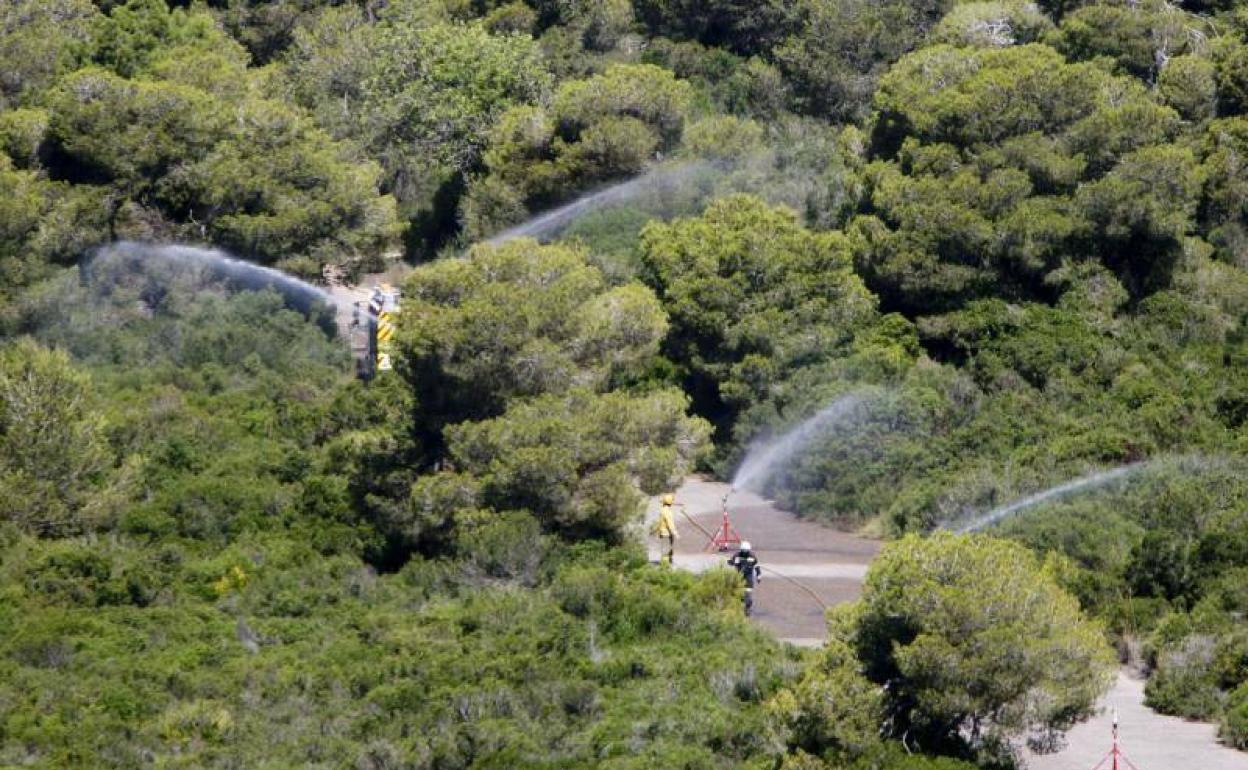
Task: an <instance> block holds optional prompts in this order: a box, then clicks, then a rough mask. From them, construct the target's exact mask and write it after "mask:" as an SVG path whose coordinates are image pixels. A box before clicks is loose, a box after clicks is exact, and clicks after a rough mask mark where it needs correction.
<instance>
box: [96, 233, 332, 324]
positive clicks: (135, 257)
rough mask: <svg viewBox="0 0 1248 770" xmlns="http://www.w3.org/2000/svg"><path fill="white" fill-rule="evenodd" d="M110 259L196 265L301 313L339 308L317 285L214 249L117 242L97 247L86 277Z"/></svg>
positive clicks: (136, 265) (137, 266)
mask: <svg viewBox="0 0 1248 770" xmlns="http://www.w3.org/2000/svg"><path fill="white" fill-rule="evenodd" d="M113 260H115V261H116V262H117V264H119V265H120V266H122V267H123V268H127V269H131V270H142V269H144V268H145V267H149V266H150V265H149V263H150V262H153V261H156V260H159V261H161V262H165V263H167V264H172V265H179V266H183V267H191V268H199V269H201V270H204V271H205V272H207V273H210V274H213V275H215V276H217V277H219V278H222V279H225V280H227V281H229V282H231V283H233V284H236V285H238V286H239V287H241V288H246V289H253V290H261V289H272V290H274V291H276V292H277V293H278V294H281V295H282V296H283V297H284V298H285V299H286V301H287V302H289V303H290V305H291V306H292V307H295V308H296V309H298V310H299V311H300V312H303V313H311V312H313V311H315V310H317V309H318V308H320V307H333V308H338V303H337V302H336V301H335V299H334V297H332V296H330V294H329V293H328V292H326V291H325V290H324V289H321V288H320V287H318V286H314V285H312V284H310V283H308V282H306V281H301V280H299V279H298V278H295V277H294V276H292V275H288V274H286V273H283V272H282V271H280V270H275V269H273V268H271V267H263V266H261V265H256V264H253V263H251V262H245V261H243V260H241V259H235V258H234V257H231V256H229V255H228V254H226V253H225V252H223V251H220V250H217V249H205V248H199V247H197V246H183V245H180V244H169V245H155V244H147V243H136V242H133V241H119V242H117V243H112V244H109V245H107V246H102V247H100V248H99V249H96V251H95V252H94V253H93V254H92V255H91V256H90V257H89V259H88V261H87V263H86V264H85V265H84V268H83V269H84V272H85V273H86V274H87V275H88V276H89V275H90V273H91V271H92V270H94V269H95V263H96V262H102V261H113ZM339 309H340V308H339Z"/></svg>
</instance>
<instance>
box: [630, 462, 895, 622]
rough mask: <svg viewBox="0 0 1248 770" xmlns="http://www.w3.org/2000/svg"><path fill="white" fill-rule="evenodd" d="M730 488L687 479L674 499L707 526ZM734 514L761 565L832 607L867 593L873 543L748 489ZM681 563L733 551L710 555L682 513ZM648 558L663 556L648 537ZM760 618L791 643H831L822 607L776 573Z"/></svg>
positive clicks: (736, 500)
mask: <svg viewBox="0 0 1248 770" xmlns="http://www.w3.org/2000/svg"><path fill="white" fill-rule="evenodd" d="M728 491H729V487H728V485H727V484H723V483H720V482H716V481H707V480H705V479H700V478H690V479H688V480H687V481H686V482H685V484H684V486H682V487H681V488H680V489H679V490H677V492H676V501H677V502H678V503H683V504H684V506H685V511H686V512H688V513H689V515H690V516H692V517H693V518H694V520H695V521H697V522H698V523H699V524H701V525H702V526H703V527H705V528H706V529H708V530H710V531H712V532H714V531H715V530H716V529H717V528H718V527H719V524H720V521H721V518H722V517H721V514H720V510H721V507H722V503H721V501H722V500H723V497H724V495H725V494H726V493H727V492H728ZM658 509H659V502H658V500H657V499H654V500H651V501H650V505H649V509H648V511H647V520H648V521H653V519H654V517H655V516H657V515H658ZM729 514H730V516H731V518H732V523H733V525H734V526H735V527H736V529H737V531H738V532H740V533H741V537H743V538H745V539H746V540H749V541H750V543H751V544H752V545H753V546H754V551H755V552H756V553H757V554H758V557H759V562H760V563H761V564H762V565H763V567H764V568H765V569H766V568H771V569H774V570H776V571H778V572H780V573H783V574H784V575H785V576H787V577H789V578H792V579H793V580H794V581H798V582H799V583H800V584H801V585H802V586H805V587H806V588H807V589H809V591H811V592H813V593H814V594H816V595H817V596H818V597H819V599H820V600H822V601H823V603H825V604H827V605H829V606H830V605H834V604H839V603H841V602H849V601H853V600H854V599H857V598H858V595H859V594H860V593H861V592H862V579H863V577H864V576H865V575H866V572H867V564H868V563H869V562H870V561H871V559H872V558H873V557H874V556H875V554H876V552H877V551H878V550H879V547H880V546H879V543H878V542H876V541H874V540H867V539H865V538H861V537H858V536H856V535H851V534H848V533H846V532H838V531H836V530H833V529H829V528H828V527H824V526H820V525H818V524H812V523H810V522H806V521H801V520H800V519H798V518H797V517H796V516H794V515H793V514H791V513H787V512H785V511H781V510H779V509H777V508H776V507H775V506H773V505H772V504H771V503H769V502H768V501H766V500H763V499H762V498H760V497H758V496H757V495H754V494H752V493H749V492H737V493H734V494H733V495H732V497H731V498H730V499H729ZM676 527H677V530H678V531H679V532H680V539H679V540H677V541H676V558H675V566H676V567H677V568H678V569H687V570H691V571H694V572H701V571H702V570H704V569H708V568H710V567H713V566H717V565H720V564H723V563H724V562H725V561H726V560H727V558H728V557H729V556H731V553H722V554H721V553H717V552H709V551H707V550H705V545H706V541H707V537H706V536H705V535H704V534H702V532H700V531H699V530H698V529H697V527H695V526H693V525H692V524H690V523H689V521H688V520H687V519H685V518H684V517H683V516H680V515H677V517H676ZM649 544H650V558H651V559H652V560H654V561H657V560H658V558H659V549H658V545H657V543H656V541H655V539H654V538H650V540H649ZM753 617H754V620H755V622H757V623H758V624H759V625H761V626H763V627H764V628H766V629H767V630H769V631H771V632H772V633H773V634H775V635H776V636H777V637H779V638H780V639H783V640H785V641H787V642H790V643H793V644H800V645H805V646H817V645H819V644H822V643H823V641H824V639H826V638H827V628H826V627H825V624H824V621H823V607H822V606H821V605H820V603H819V601H817V600H816V599H815V598H814V597H812V596H811V595H810V593H808V592H807V591H806V590H803V589H802V588H801V587H799V586H798V585H795V584H794V583H792V582H789V581H786V580H784V579H782V578H781V577H779V576H778V575H776V574H774V573H768V572H764V574H763V580H762V582H761V583H760V584H759V587H758V589H757V590H756V591H755V603H754V616H753Z"/></svg>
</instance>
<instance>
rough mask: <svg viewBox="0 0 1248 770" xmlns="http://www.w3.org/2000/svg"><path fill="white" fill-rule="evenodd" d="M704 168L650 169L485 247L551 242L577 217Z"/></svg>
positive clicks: (513, 230)
mask: <svg viewBox="0 0 1248 770" xmlns="http://www.w3.org/2000/svg"><path fill="white" fill-rule="evenodd" d="M707 168H709V164H707V163H705V162H690V163H681V164H677V165H674V166H665V167H659V168H655V169H652V170H650V171H647V172H646V173H644V174H641V175H639V176H635V177H633V178H632V179H627V180H625V181H623V182H620V183H618V184H614V185H611V186H610V187H607V188H604V189H602V190H599V191H598V192H594V193H589V194H588V195H582V196H581V197H579V198H577V199H576V200H574V201H572V202H571V203H567V204H564V205H563V206H560V207H559V208H556V209H551V210H550V211H547V212H546V213H544V214H539V215H538V216H536V217H533V218H532V219H530V220H528V221H527V222H523V223H521V224H519V225H516V226H515V227H512V228H508V229H507V230H504V231H502V232H501V233H498V234H497V235H495V236H494V237H492V238H490V239H489V240H487V241H486V243H489V244H492V245H497V244H500V243H506V242H507V241H510V240H512V239H513V238H534V239H536V240H539V241H548V240H551V239H552V238H554V237H556V236H557V235H559V233H560V232H562V231H563V229H564V228H566V227H567V226H568V225H570V224H572V222H573V221H575V220H576V219H577V218H578V217H582V216H584V215H585V214H589V213H591V212H593V211H597V210H598V209H602V208H605V207H607V206H611V205H615V204H619V203H623V202H625V201H629V200H633V199H635V198H639V197H641V196H642V195H646V194H649V193H653V192H658V191H661V190H663V189H664V188H669V187H674V186H676V185H679V184H681V183H682V182H684V181H686V180H688V179H689V178H691V177H693V176H694V175H696V174H697V173H698V172H701V171H704V170H706V169H707Z"/></svg>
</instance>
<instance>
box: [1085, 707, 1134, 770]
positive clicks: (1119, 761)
mask: <svg viewBox="0 0 1248 770" xmlns="http://www.w3.org/2000/svg"><path fill="white" fill-rule="evenodd" d="M1124 767H1125V768H1127V770H1140V769H1139V768H1138V767H1136V766H1135V765H1134V764H1132V762H1131V760H1129V759H1127V755H1126V754H1123V753H1122V749H1121V748H1120V747H1119V746H1118V709H1114V743H1113V747H1112V748H1110V750H1109V753H1108V754H1106V755H1105V757H1104V758H1103V759H1101V761H1100V762H1097V763H1096V765H1095V766H1093V768H1092V770H1122V768H1124Z"/></svg>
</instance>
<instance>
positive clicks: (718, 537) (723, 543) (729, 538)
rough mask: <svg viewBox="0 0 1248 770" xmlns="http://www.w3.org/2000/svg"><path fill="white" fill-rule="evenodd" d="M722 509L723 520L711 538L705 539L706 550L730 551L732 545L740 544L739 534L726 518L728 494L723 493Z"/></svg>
mask: <svg viewBox="0 0 1248 770" xmlns="http://www.w3.org/2000/svg"><path fill="white" fill-rule="evenodd" d="M729 494H731V493H729ZM723 510H724V520H723V521H722V522H721V523H720V525H719V529H717V530H715V534H714V535H712V536H711V539H710V540H708V541H707V543H706V549H705V550H707V551H730V550H732V548H733V546H740V545H741V535H739V534H737V530H736V528H735V527H733V526H732V522H730V521H729V520H728V495H724V501H723Z"/></svg>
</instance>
